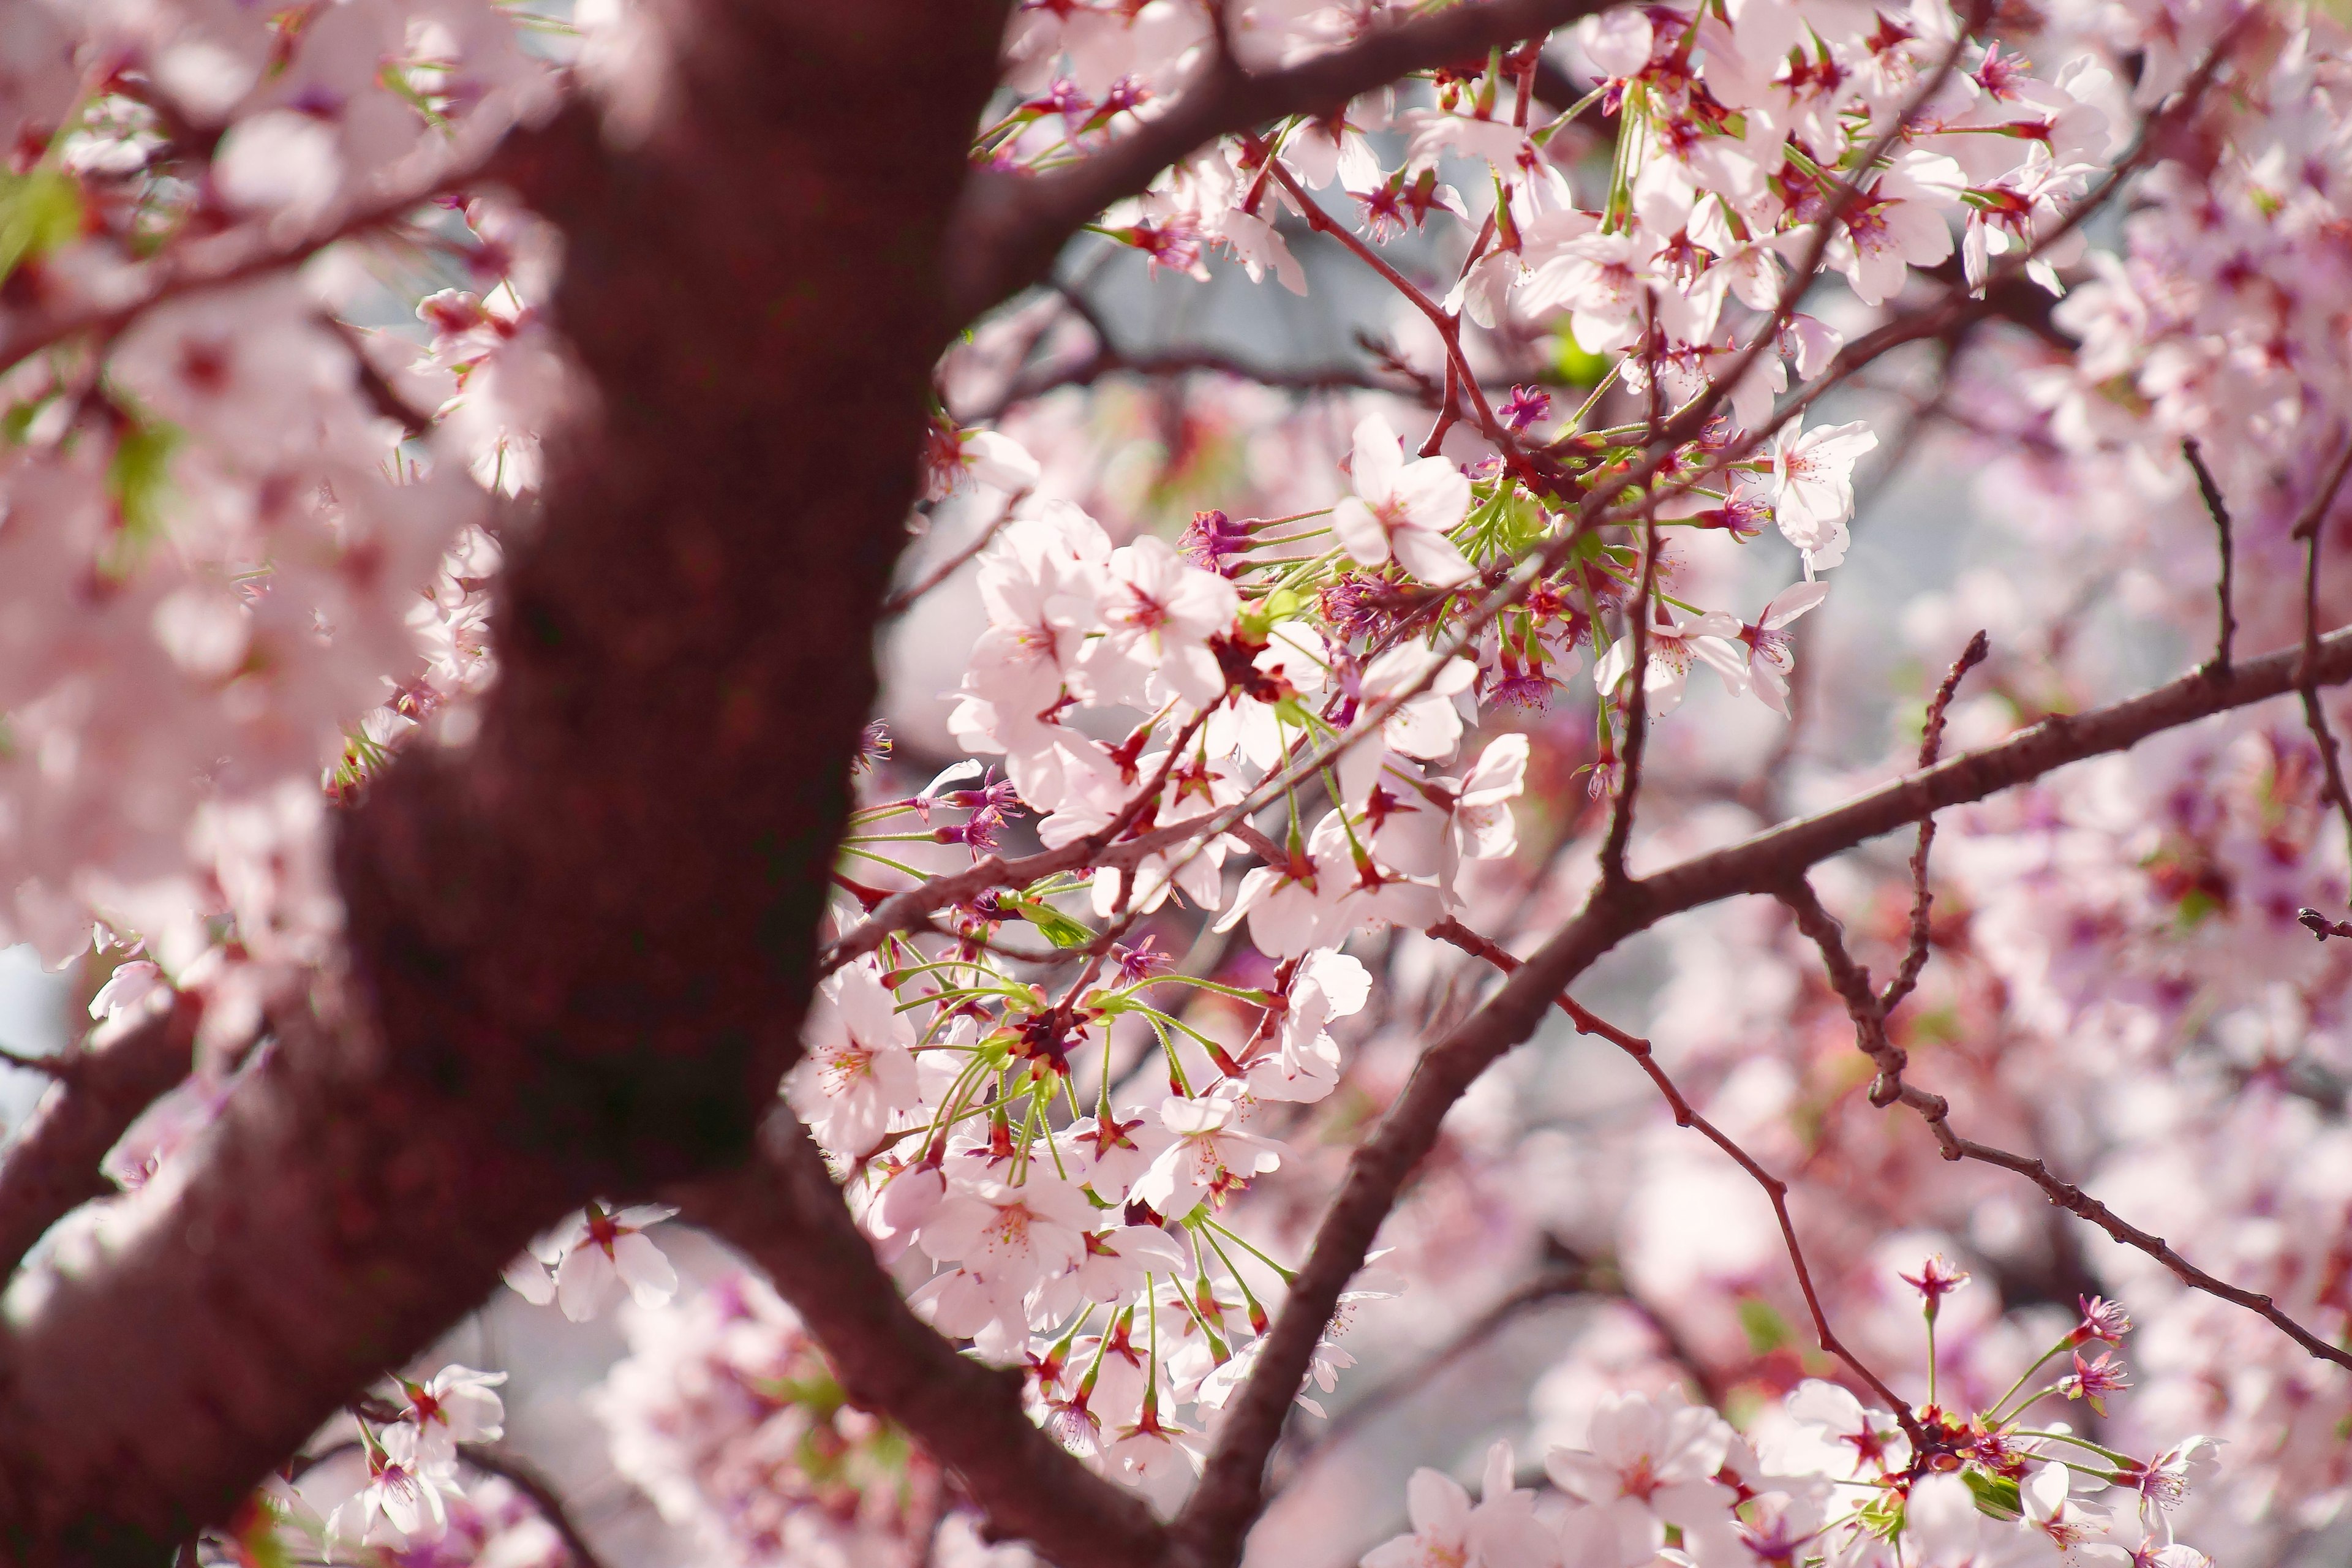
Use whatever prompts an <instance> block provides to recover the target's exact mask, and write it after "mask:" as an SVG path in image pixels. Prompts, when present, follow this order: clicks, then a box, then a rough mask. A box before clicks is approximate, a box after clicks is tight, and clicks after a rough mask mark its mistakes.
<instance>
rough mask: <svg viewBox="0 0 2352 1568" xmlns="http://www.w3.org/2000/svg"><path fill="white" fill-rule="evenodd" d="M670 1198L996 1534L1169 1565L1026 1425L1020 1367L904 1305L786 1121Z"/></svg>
mask: <svg viewBox="0 0 2352 1568" xmlns="http://www.w3.org/2000/svg"><path fill="white" fill-rule="evenodd" d="M677 1203H678V1205H679V1207H680V1209H681V1210H682V1211H683V1213H684V1215H685V1216H686V1217H687V1218H688V1219H690V1220H692V1221H693V1222H694V1223H696V1224H698V1225H700V1226H704V1227H706V1228H707V1229H709V1230H710V1231H712V1232H713V1233H715V1234H716V1235H718V1236H719V1237H723V1238H724V1239H726V1240H727V1241H728V1242H730V1243H731V1244H732V1245H734V1246H735V1247H739V1248H740V1249H741V1250H742V1251H743V1252H744V1254H745V1255H746V1256H747V1257H749V1258H751V1260H752V1261H753V1262H754V1263H756V1264H758V1265H759V1266H760V1268H761V1270H762V1271H764V1272H765V1273H766V1274H767V1275H768V1277H769V1278H770V1279H772V1280H774V1281H775V1285H776V1289H777V1290H778V1291H779V1292H780V1293H781V1294H782V1296H783V1298H784V1299H785V1300H788V1301H790V1302H791V1303H792V1304H793V1308H794V1309H795V1310H798V1311H799V1313H800V1314H801V1318H802V1321H804V1322H805V1323H807V1325H808V1327H809V1331H811V1332H812V1333H814V1335H815V1336H816V1338H817V1340H818V1342H820V1343H822V1344H823V1345H824V1349H825V1354H826V1356H827V1357H828V1359H830V1360H831V1362H832V1363H833V1366H834V1370H835V1373H837V1374H838V1375H839V1377H840V1379H841V1386H842V1388H843V1389H844V1391H845V1392H846V1393H847V1394H848V1395H849V1397H850V1399H851V1401H852V1402H854V1403H855V1404H856V1405H858V1406H859V1407H860V1408H861V1409H866V1410H872V1411H876V1412H877V1413H882V1414H887V1415H889V1417H890V1418H891V1419H892V1420H894V1421H896V1422H898V1425H900V1426H904V1427H905V1428H906V1429H907V1430H908V1433H910V1434H911V1435H912V1436H914V1438H915V1440H916V1441H917V1442H918V1443H920V1444H921V1445H922V1446H923V1447H924V1448H925V1449H926V1450H927V1451H929V1454H930V1455H931V1457H932V1458H935V1459H937V1460H939V1462H940V1464H941V1465H943V1466H945V1467H946V1468H948V1469H950V1470H951V1471H953V1472H954V1473H955V1475H956V1477H957V1478H958V1479H959V1480H961V1482H962V1484H963V1486H964V1489H966V1490H967V1491H968V1492H970V1493H971V1497H972V1500H974V1501H975V1502H977V1503H978V1504H979V1505H980V1507H981V1508H982V1510H983V1511H984V1512H986V1514H987V1515H988V1518H989V1521H990V1525H991V1527H992V1530H993V1531H995V1532H996V1533H998V1534H1001V1535H1003V1536H1006V1537H1013V1538H1018V1539H1021V1540H1025V1541H1028V1542H1033V1543H1034V1544H1035V1546H1036V1547H1037V1549H1038V1551H1039V1552H1042V1553H1043V1554H1044V1555H1045V1557H1046V1558H1048V1559H1049V1560H1051V1561H1052V1562H1054V1563H1056V1564H1059V1568H1154V1565H1158V1564H1168V1565H1169V1568H1176V1565H1177V1564H1178V1563H1180V1562H1181V1560H1180V1559H1179V1558H1177V1557H1176V1556H1175V1555H1174V1550H1175V1549H1174V1546H1173V1543H1172V1542H1171V1539H1170V1537H1169V1534H1168V1532H1167V1531H1165V1530H1163V1529H1162V1528H1161V1527H1160V1524H1159V1522H1158V1521H1156V1520H1154V1519H1153V1518H1152V1517H1151V1511H1150V1509H1148V1508H1147V1507H1145V1506H1144V1504H1143V1501H1142V1500H1141V1499H1139V1498H1138V1497H1136V1496H1135V1495H1134V1494H1132V1493H1130V1492H1127V1491H1123V1490H1121V1489H1119V1488H1118V1487H1117V1486H1116V1485H1114V1484H1112V1483H1111V1482H1109V1481H1107V1480H1104V1479H1102V1478H1101V1477H1099V1476H1097V1475H1095V1474H1094V1473H1093V1472H1092V1471H1090V1470H1088V1469H1087V1468H1086V1467H1085V1466H1084V1465H1081V1464H1080V1463H1079V1462H1078V1461H1077V1460H1076V1458H1072V1457H1071V1456H1070V1455H1069V1454H1068V1453H1066V1451H1064V1449H1063V1448H1062V1447H1061V1445H1060V1444H1058V1443H1056V1442H1055V1441H1054V1440H1053V1438H1051V1437H1049V1436H1046V1435H1045V1433H1044V1432H1043V1431H1041V1430H1039V1429H1038V1427H1037V1426H1036V1425H1035V1424H1034V1422H1032V1421H1031V1420H1030V1419H1029V1416H1028V1414H1027V1412H1026V1411H1025V1410H1024V1408H1023V1406H1022V1401H1021V1373H1019V1372H1018V1371H1017V1370H1000V1369H997V1368H994V1367H990V1366H987V1365H985V1364H983V1363H981V1362H978V1361H974V1360H972V1359H971V1358H970V1357H968V1356H965V1355H962V1354H961V1353H959V1352H957V1350H956V1348H955V1347H954V1346H953V1345H951V1344H950V1343H949V1342H947V1341H945V1340H943V1339H941V1338H940V1336H939V1335H938V1334H937V1333H936V1332H934V1331H932V1329H931V1328H930V1326H929V1325H928V1324H926V1323H924V1322H923V1321H921V1320H919V1319H918V1318H917V1317H916V1316H915V1314H914V1313H913V1312H912V1311H910V1310H908V1306H907V1303H906V1302H905V1300H903V1299H901V1298H900V1296H899V1294H898V1286H897V1285H896V1284H895V1283H894V1282H893V1281H892V1280H891V1279H890V1276H889V1275H888V1274H887V1272H885V1271H884V1269H883V1268H882V1266H881V1265H880V1264H879V1263H877V1261H875V1258H874V1249H873V1247H871V1246H869V1245H868V1244H867V1242H866V1238H865V1237H863V1236H862V1235H860V1234H859V1233H858V1230H857V1226H856V1225H855V1224H854V1223H853V1222H852V1221H851V1219H850V1217H849V1211H848V1210H847V1209H846V1208H845V1206H844V1205H843V1204H842V1200H841V1193H840V1191H839V1189H838V1188H836V1187H835V1185H834V1184H833V1178H832V1176H831V1174H830V1173H828V1172H827V1171H826V1170H825V1167H824V1159H823V1157H822V1156H820V1155H819V1154H818V1152H817V1151H816V1145H815V1144H814V1143H812V1142H809V1137H808V1133H807V1132H806V1131H805V1130H803V1128H802V1126H801V1125H800V1123H799V1122H798V1121H795V1120H793V1118H792V1117H791V1115H790V1114H789V1113H779V1114H777V1115H776V1116H773V1117H772V1118H771V1119H770V1120H769V1122H768V1125H767V1127H766V1128H765V1129H764V1130H763V1131H762V1133H761V1138H760V1142H759V1148H758V1151H757V1153H756V1155H755V1157H754V1159H753V1160H752V1163H751V1164H749V1165H747V1166H746V1167H744V1168H743V1169H742V1170H741V1171H740V1172H739V1173H735V1174H733V1175H730V1176H726V1177H721V1178H719V1179H716V1180H713V1181H709V1182H703V1183H699V1184H695V1185H693V1186H690V1187H687V1188H683V1189H680V1190H679V1191H678V1193H677Z"/></svg>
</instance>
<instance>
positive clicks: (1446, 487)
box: [1331, 414, 1474, 588]
mask: <svg viewBox="0 0 2352 1568" xmlns="http://www.w3.org/2000/svg"><path fill="white" fill-rule="evenodd" d="M1400 447H1401V444H1400V443H1399V441H1398V440H1397V435H1396V432H1395V431H1394V430H1392V429H1391V428H1390V427H1389V424H1388V421H1387V420H1385V419H1382V418H1381V416H1379V415H1377V414H1374V415H1369V416H1366V417H1365V418H1364V420H1363V421H1362V422H1361V423H1360V424H1359V425H1358V426H1356V444H1355V451H1354V458H1353V462H1352V465H1351V467H1350V468H1349V479H1350V480H1351V481H1352V483H1353V484H1354V486H1355V494H1353V495H1350V496H1345V497H1342V498H1341V499H1340V501H1339V506H1338V507H1337V508H1336V509H1335V510H1333V511H1332V513H1331V526H1332V529H1333V530H1334V531H1336V532H1337V533H1338V534H1339V539H1340V542H1342V543H1343V544H1345V545H1346V547H1347V551H1348V553H1349V555H1351V556H1353V557H1354V558H1355V559H1356V560H1358V561H1360V562H1362V563H1364V564H1365V565H1367V566H1377V565H1379V564H1381V563H1382V562H1384V561H1387V560H1388V559H1390V558H1391V556H1394V557H1395V559H1396V561H1397V563H1398V564H1399V565H1401V566H1402V567H1403V568H1404V569H1405V570H1406V571H1408V572H1410V573H1412V574H1413V575H1414V576H1416V577H1418V578H1420V579H1421V580H1422V581H1423V582H1424V583H1430V584H1435V585H1436V586H1438V587H1441V588H1451V587H1455V586H1457V585H1459V584H1464V583H1466V582H1468V581H1469V580H1470V579H1471V577H1472V576H1473V575H1474V574H1473V573H1472V571H1471V568H1470V563H1468V562H1467V561H1465V560H1464V559H1463V558H1462V552H1461V551H1460V550H1459V549H1457V548H1456V547H1455V546H1454V542H1453V541H1452V540H1450V539H1448V538H1447V537H1446V534H1447V532H1448V531H1451V530H1452V529H1454V527H1456V526H1458V525H1459V524H1460V523H1461V521H1462V519H1463V516H1464V514H1465V513H1466V512H1467V511H1468V510H1469V508H1470V481H1469V480H1468V479H1465V478H1464V477H1463V474H1462V472H1461V470H1460V469H1458V468H1455V467H1454V465H1453V464H1452V463H1450V462H1447V461H1446V460H1445V459H1444V458H1414V459H1413V460H1412V462H1410V463H1408V462H1406V461H1405V460H1404V457H1403V454H1402V450H1401V449H1400Z"/></svg>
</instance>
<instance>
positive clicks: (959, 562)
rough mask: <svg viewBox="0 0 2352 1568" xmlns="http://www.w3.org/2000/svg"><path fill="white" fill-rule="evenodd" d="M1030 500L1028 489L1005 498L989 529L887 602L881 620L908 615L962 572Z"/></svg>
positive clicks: (984, 530) (886, 600)
mask: <svg viewBox="0 0 2352 1568" xmlns="http://www.w3.org/2000/svg"><path fill="white" fill-rule="evenodd" d="M1028 499H1029V491H1028V490H1027V489H1018V490H1015V491H1013V493H1012V494H1011V495H1009V496H1007V497H1005V498H1004V504H1003V506H1002V507H999V508H998V509H997V512H996V515H995V516H994V517H992V518H991V519H990V520H989V521H988V525H987V526H986V527H985V528H982V530H981V531H979V532H978V533H975V534H973V535H972V537H971V542H969V543H966V544H965V545H963V546H962V547H961V549H959V550H957V551H956V552H955V553H954V554H952V555H950V556H949V557H948V558H947V559H946V560H945V561H942V562H940V563H939V565H937V566H935V567H933V568H932V569H931V570H930V571H929V572H927V573H925V574H923V577H922V580H921V581H920V582H917V583H910V584H908V585H907V586H906V587H904V588H901V589H899V590H898V592H896V593H894V594H892V595H890V596H889V597H888V598H887V599H885V600H883V601H882V610H881V618H882V619H884V620H886V621H887V620H889V619H890V618H892V617H893V616H902V615H904V614H906V613H907V610H908V606H910V605H913V604H914V602H915V601H916V600H918V599H919V598H921V597H922V596H923V595H926V594H928V593H929V592H930V591H931V590H932V589H934V588H936V587H938V586H939V585H940V584H942V583H944V582H946V581H947V580H948V579H949V578H950V577H952V576H954V575H955V574H957V573H958V572H960V571H961V570H962V569H963V564H964V563H965V562H967V561H970V560H971V558H972V557H973V556H975V555H978V554H979V553H980V552H982V551H983V550H985V549H987V548H988V547H989V544H990V543H991V542H992V541H994V539H995V538H996V536H997V534H998V533H999V532H1001V531H1003V527H1004V525H1005V524H1006V523H1008V522H1010V521H1013V513H1014V512H1015V511H1018V510H1020V509H1021V503H1022V502H1023V501H1024V500H1028Z"/></svg>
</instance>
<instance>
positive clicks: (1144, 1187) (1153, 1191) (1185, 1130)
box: [1135, 1084, 1283, 1222]
mask: <svg viewBox="0 0 2352 1568" xmlns="http://www.w3.org/2000/svg"><path fill="white" fill-rule="evenodd" d="M1244 1110H1245V1107H1244V1103H1243V1100H1242V1095H1241V1091H1240V1089H1239V1086H1237V1085H1230V1084H1221V1085H1219V1086H1218V1087H1217V1088H1216V1089H1214V1090H1213V1091H1211V1092H1210V1093H1208V1094H1205V1095H1202V1096H1201V1097H1200V1098H1198V1099H1195V1100H1187V1099H1184V1098H1183V1097H1181V1096H1178V1095H1171V1096H1170V1097H1169V1098H1168V1099H1167V1100H1163V1101H1161V1102H1160V1122H1161V1123H1162V1125H1164V1126H1165V1127H1166V1128H1167V1129H1168V1131H1170V1132H1171V1133H1173V1134H1174V1135H1175V1136H1174V1141H1173V1142H1171V1143H1170V1144H1169V1145H1168V1147H1167V1148H1166V1149H1164V1150H1162V1151H1161V1152H1160V1155H1159V1156H1158V1158H1156V1159H1154V1160H1153V1161H1152V1162H1151V1168H1150V1170H1148V1171H1146V1172H1144V1173H1143V1175H1142V1177H1141V1179H1140V1180H1139V1181H1138V1182H1137V1183H1136V1184H1135V1195H1136V1196H1137V1197H1139V1198H1140V1199H1142V1200H1143V1201H1144V1202H1145V1203H1147V1204H1150V1205H1151V1208H1152V1211H1153V1212H1154V1213H1156V1214H1158V1215H1160V1217H1161V1218H1162V1219H1166V1220H1169V1221H1171V1222H1172V1221H1176V1220H1181V1219H1182V1218H1183V1217H1184V1216H1185V1215H1189V1214H1191V1213H1192V1211H1193V1210H1194V1209H1196V1208H1199V1207H1200V1206H1201V1205H1202V1204H1203V1203H1206V1202H1207V1201H1209V1199H1210V1198H1211V1196H1212V1195H1213V1194H1218V1193H1221V1192H1223V1190H1224V1189H1225V1188H1226V1187H1227V1186H1228V1185H1229V1184H1232V1183H1234V1182H1235V1181H1243V1182H1246V1181H1248V1180H1249V1179H1250V1178H1252V1177H1254V1176H1260V1175H1264V1174H1265V1173H1266V1172H1268V1171H1272V1170H1276V1169H1277V1168H1279V1167H1280V1166H1281V1164H1282V1153H1283V1149H1282V1145H1281V1144H1279V1143H1277V1142H1275V1141H1274V1140H1273V1139H1271V1138H1262V1137H1260V1136H1258V1135H1257V1134H1256V1133H1255V1132H1244V1131H1242V1130H1241V1121H1242V1117H1243V1115H1244Z"/></svg>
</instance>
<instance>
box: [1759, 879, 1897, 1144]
mask: <svg viewBox="0 0 2352 1568" xmlns="http://www.w3.org/2000/svg"><path fill="white" fill-rule="evenodd" d="M1773 892H1774V895H1775V896H1776V897H1778V898H1779V899H1780V901H1781V902H1782V903H1784V904H1786V905H1788V906H1789V912H1790V913H1791V914H1793V915H1795V916H1796V917H1797V929H1798V930H1799V931H1802V932H1803V933H1804V934H1805V937H1806V938H1807V940H1809V941H1810V942H1812V944H1813V945H1814V946H1815V947H1817V948H1819V949H1820V950H1821V953H1822V969H1823V970H1825V971H1827V973H1828V974H1829V978H1830V984H1831V985H1832V987H1833V988H1835V990H1836V991H1837V994H1838V995H1839V996H1840V997H1842V998H1843V1000H1844V1002H1845V1010H1846V1012H1847V1013H1848V1014H1849V1015H1850V1016H1852V1017H1853V1033H1854V1045H1855V1046H1856V1047H1857V1048H1859V1049H1860V1050H1861V1052H1862V1053H1863V1055H1864V1056H1866V1057H1868V1058H1870V1059H1871V1061H1872V1063H1873V1064H1874V1065H1875V1066H1876V1067H1877V1068H1878V1076H1877V1077H1876V1078H1875V1079H1873V1080H1872V1082H1871V1085H1870V1103H1871V1104H1873V1105H1875V1106H1877V1107H1878V1108H1879V1109H1880V1110H1885V1108H1886V1107H1887V1106H1890V1105H1892V1104H1894V1103H1895V1101H1896V1100H1900V1099H1902V1098H1903V1069H1904V1068H1906V1067H1907V1066H1908V1065H1909V1064H1910V1055H1909V1053H1908V1052H1906V1051H1905V1050H1904V1049H1903V1047H1900V1046H1898V1045H1896V1044H1895V1042H1894V1041H1892V1040H1890V1039H1889V1038H1887V1036H1886V1010H1885V1005H1883V1004H1882V1003H1881V1002H1880V1001H1879V999H1878V996H1877V994H1876V993H1874V991H1873V990H1872V989H1871V984H1870V971H1869V970H1868V969H1866V968H1864V966H1863V965H1862V964H1861V963H1857V962H1856V961H1855V960H1854V958H1853V955H1852V954H1851V953H1849V952H1846V950H1845V936H1844V930H1843V927H1841V926H1840V925H1839V924H1838V922H1837V919H1836V917H1835V916H1833V915H1832V914H1831V913H1830V912H1829V910H1826V909H1824V908H1823V907H1822V900H1821V895H1819V894H1818V893H1816V892H1814V891H1813V885H1812V884H1811V882H1809V881H1807V880H1806V879H1804V878H1803V877H1802V876H1798V877H1792V878H1790V879H1789V881H1788V882H1787V883H1786V884H1785V885H1784V886H1782V887H1780V888H1776V889H1773Z"/></svg>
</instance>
